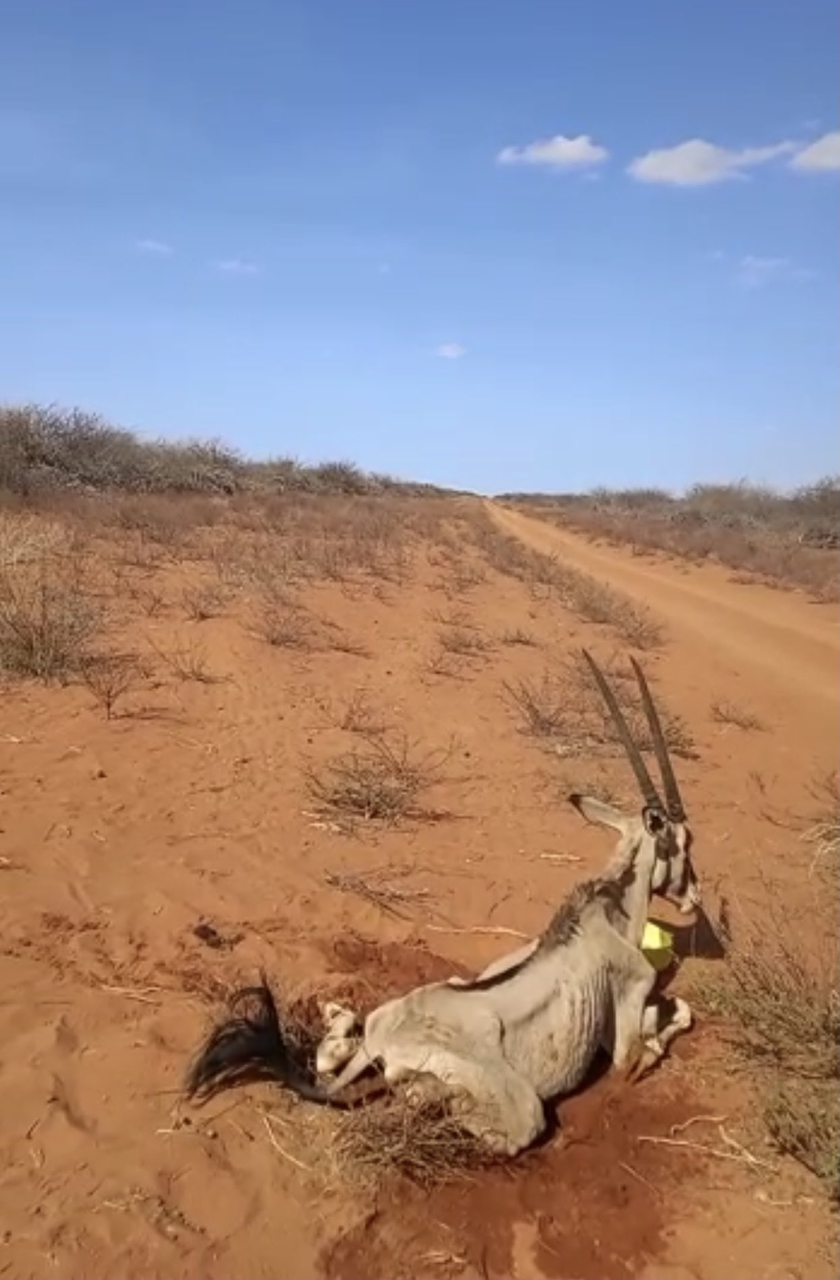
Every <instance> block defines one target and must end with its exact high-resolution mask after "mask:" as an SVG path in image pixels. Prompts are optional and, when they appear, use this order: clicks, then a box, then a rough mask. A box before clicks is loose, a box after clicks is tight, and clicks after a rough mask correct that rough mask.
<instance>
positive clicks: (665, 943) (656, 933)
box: [642, 920, 674, 971]
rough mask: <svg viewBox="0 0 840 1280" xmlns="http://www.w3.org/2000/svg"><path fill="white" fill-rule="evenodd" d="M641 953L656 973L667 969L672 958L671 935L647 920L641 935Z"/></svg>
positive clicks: (672, 942) (672, 940)
mask: <svg viewBox="0 0 840 1280" xmlns="http://www.w3.org/2000/svg"><path fill="white" fill-rule="evenodd" d="M642 953H643V955H644V956H645V957H646V959H648V960H649V961H650V963H651V964H652V965H653V967H654V969H656V970H657V971H661V970H662V969H667V968H668V965H669V964H670V963H671V961H672V960H673V958H674V938H673V935H672V934H670V933H669V932H668V930H667V929H661V928H660V927H659V925H658V924H653V922H652V921H650V920H648V922H647V924H646V925H645V930H644V933H643V934H642Z"/></svg>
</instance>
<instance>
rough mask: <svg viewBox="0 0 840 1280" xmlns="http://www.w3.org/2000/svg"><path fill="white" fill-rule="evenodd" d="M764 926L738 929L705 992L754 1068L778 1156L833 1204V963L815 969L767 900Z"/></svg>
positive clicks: (838, 1050)
mask: <svg viewBox="0 0 840 1280" xmlns="http://www.w3.org/2000/svg"><path fill="white" fill-rule="evenodd" d="M765 911H766V913H767V926H766V927H765V928H763V929H761V930H759V929H758V928H757V927H755V926H750V925H748V924H746V923H744V924H743V925H742V927H741V929H740V930H739V933H738V935H737V936H735V937H733V935H732V931H731V928H730V926H729V924H728V921H726V920H725V919H724V921H723V922H722V925H721V928H720V931H721V933H722V935H723V937H724V939H725V940H726V941H727V942H728V944H729V954H728V962H727V966H726V973H725V976H724V978H723V979H722V980H721V981H719V982H718V983H716V984H714V985H710V986H708V987H707V988H705V989H704V997H703V998H704V999H705V1001H706V1002H707V1003H708V1004H709V1005H710V1006H711V1008H712V1009H713V1010H714V1011H716V1012H718V1013H722V1014H724V1015H725V1016H727V1017H728V1018H729V1019H730V1020H731V1022H732V1025H733V1027H734V1032H733V1035H734V1046H735V1048H736V1049H737V1051H738V1053H739V1054H740V1055H741V1056H742V1057H743V1058H744V1059H745V1060H746V1061H748V1062H750V1063H751V1064H752V1065H753V1066H754V1067H757V1068H759V1069H760V1072H761V1076H760V1079H761V1081H762V1083H763V1089H764V1104H763V1105H764V1119H765V1122H766V1124H767V1129H768V1132H769V1134H770V1136H771V1138H772V1139H773V1141H774V1142H775V1143H776V1145H777V1146H778V1148H779V1149H780V1150H781V1151H784V1152H786V1153H787V1154H789V1155H792V1156H794V1157H795V1158H796V1159H797V1160H799V1161H800V1163H802V1164H803V1165H805V1166H806V1167H807V1168H808V1169H810V1170H811V1171H812V1172H813V1173H814V1174H816V1175H817V1177H819V1178H820V1179H822V1181H823V1183H824V1184H825V1186H826V1189H827V1190H828V1192H829V1194H830V1195H831V1197H832V1198H833V1199H835V1200H838V1199H840V991H838V985H837V974H836V971H835V969H834V964H833V958H832V963H831V965H830V967H827V968H826V969H825V970H823V969H821V968H819V967H818V966H817V965H816V964H815V963H814V962H813V961H812V960H810V959H809V958H808V957H807V954H806V951H805V948H804V947H803V944H802V939H801V938H800V937H799V936H798V935H797V934H795V933H794V932H793V931H792V930H791V929H790V926H788V925H787V924H786V923H785V921H784V919H783V918H782V917H781V914H780V913H779V912H778V911H777V910H776V909H775V908H774V907H773V905H772V902H768V903H767V905H766V907H765Z"/></svg>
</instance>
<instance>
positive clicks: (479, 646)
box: [437, 627, 490, 658]
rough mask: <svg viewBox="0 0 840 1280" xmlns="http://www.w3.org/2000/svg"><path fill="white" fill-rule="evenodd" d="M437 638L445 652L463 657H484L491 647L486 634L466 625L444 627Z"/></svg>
mask: <svg viewBox="0 0 840 1280" xmlns="http://www.w3.org/2000/svg"><path fill="white" fill-rule="evenodd" d="M437 640H438V644H439V646H440V648H441V649H442V650H443V652H444V653H452V654H456V655H457V656H458V657H461V658H483V657H486V655H487V653H488V651H489V649H490V642H489V641H488V640H487V637H486V636H483V635H481V633H480V632H479V631H476V630H472V629H467V628H466V627H442V628H441V630H440V631H439V632H438V636H437Z"/></svg>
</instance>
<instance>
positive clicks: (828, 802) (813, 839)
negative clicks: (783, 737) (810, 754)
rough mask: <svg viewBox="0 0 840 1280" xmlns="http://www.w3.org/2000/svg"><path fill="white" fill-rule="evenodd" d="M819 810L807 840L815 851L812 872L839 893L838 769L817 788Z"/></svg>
mask: <svg viewBox="0 0 840 1280" xmlns="http://www.w3.org/2000/svg"><path fill="white" fill-rule="evenodd" d="M813 794H814V798H815V799H816V800H817V802H818V804H819V811H818V813H817V814H816V815H815V817H814V820H813V822H812V823H811V825H810V826H809V827H808V830H807V831H806V832H805V834H804V836H803V839H804V840H805V843H806V844H807V845H808V846H809V847H810V848H811V849H812V850H813V855H812V858H811V869H812V871H818V872H820V873H821V874H822V875H823V876H824V877H825V878H826V879H827V881H828V883H829V885H830V887H831V888H832V889H833V890H834V891H835V892H836V891H837V888H838V874H840V774H838V772H837V770H836V769H835V770H834V771H833V772H832V773H828V774H826V775H825V777H823V778H819V779H818V780H817V782H816V783H815V784H814V787H813Z"/></svg>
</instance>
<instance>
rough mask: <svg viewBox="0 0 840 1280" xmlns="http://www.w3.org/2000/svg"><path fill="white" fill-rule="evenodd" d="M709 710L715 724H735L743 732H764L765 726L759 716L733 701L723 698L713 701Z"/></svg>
mask: <svg viewBox="0 0 840 1280" xmlns="http://www.w3.org/2000/svg"><path fill="white" fill-rule="evenodd" d="M709 710H710V714H711V717H712V719H713V720H714V721H715V723H716V724H726V725H729V724H731V725H735V726H736V727H737V728H738V729H743V730H744V731H745V732H749V731H752V732H764V730H766V728H767V725H766V724H765V723H764V721H763V720H762V719H761V717H760V716H757V715H755V713H754V712H752V711H750V710H749V709H748V708H747V707H739V706H738V704H737V703H735V702H727V701H724V700H721V701H719V702H713V703H712V705H711V707H710V708H709Z"/></svg>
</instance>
